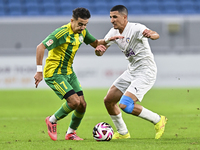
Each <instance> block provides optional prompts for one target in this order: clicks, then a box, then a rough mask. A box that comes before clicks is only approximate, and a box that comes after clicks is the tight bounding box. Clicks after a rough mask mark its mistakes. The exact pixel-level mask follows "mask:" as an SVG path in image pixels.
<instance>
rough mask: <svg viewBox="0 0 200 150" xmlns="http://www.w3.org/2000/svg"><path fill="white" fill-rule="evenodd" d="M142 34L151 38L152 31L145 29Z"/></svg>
mask: <svg viewBox="0 0 200 150" xmlns="http://www.w3.org/2000/svg"><path fill="white" fill-rule="evenodd" d="M142 34H143V36H144V37H147V38H151V31H150V30H147V29H145V30H144V31H143V33H142Z"/></svg>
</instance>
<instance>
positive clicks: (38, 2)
mask: <svg viewBox="0 0 200 150" xmlns="http://www.w3.org/2000/svg"><path fill="white" fill-rule="evenodd" d="M115 5H125V6H126V7H127V8H128V11H129V15H148V14H150V15H156V14H159V15H160V14H161V15H162V14H167V15H173V14H183V15H186V14H200V0H109V1H108V0H73V1H72V0H0V16H13V15H14V16H29V15H37V16H40V15H44V16H46V15H48V16H49V15H71V14H72V10H73V9H75V8H77V7H85V8H87V9H89V10H90V11H91V13H92V15H107V14H109V11H110V9H111V8H112V7H113V6H115Z"/></svg>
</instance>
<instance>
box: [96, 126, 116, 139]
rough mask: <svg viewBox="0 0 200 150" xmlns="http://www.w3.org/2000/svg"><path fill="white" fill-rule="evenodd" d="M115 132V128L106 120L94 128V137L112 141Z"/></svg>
mask: <svg viewBox="0 0 200 150" xmlns="http://www.w3.org/2000/svg"><path fill="white" fill-rule="evenodd" d="M113 133H114V132H113V128H112V127H111V125H109V124H108V123H106V122H100V123H98V124H97V125H96V126H94V128H93V137H94V139H95V140H96V141H110V140H111V139H112V137H113Z"/></svg>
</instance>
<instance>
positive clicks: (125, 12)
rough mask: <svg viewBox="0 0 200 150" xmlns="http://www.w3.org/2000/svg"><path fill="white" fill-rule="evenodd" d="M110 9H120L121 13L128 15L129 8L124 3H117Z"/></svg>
mask: <svg viewBox="0 0 200 150" xmlns="http://www.w3.org/2000/svg"><path fill="white" fill-rule="evenodd" d="M110 11H118V12H119V13H121V14H125V15H128V9H127V8H126V7H125V6H124V5H116V6H114V7H113V8H111V10H110Z"/></svg>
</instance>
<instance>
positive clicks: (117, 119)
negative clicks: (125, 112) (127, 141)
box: [110, 113, 128, 135]
mask: <svg viewBox="0 0 200 150" xmlns="http://www.w3.org/2000/svg"><path fill="white" fill-rule="evenodd" d="M110 117H111V119H112V121H113V123H114V125H115V127H116V128H117V131H118V132H119V133H120V134H122V135H125V134H127V133H128V129H127V127H126V124H125V122H124V120H123V119H122V113H120V114H119V115H110Z"/></svg>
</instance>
